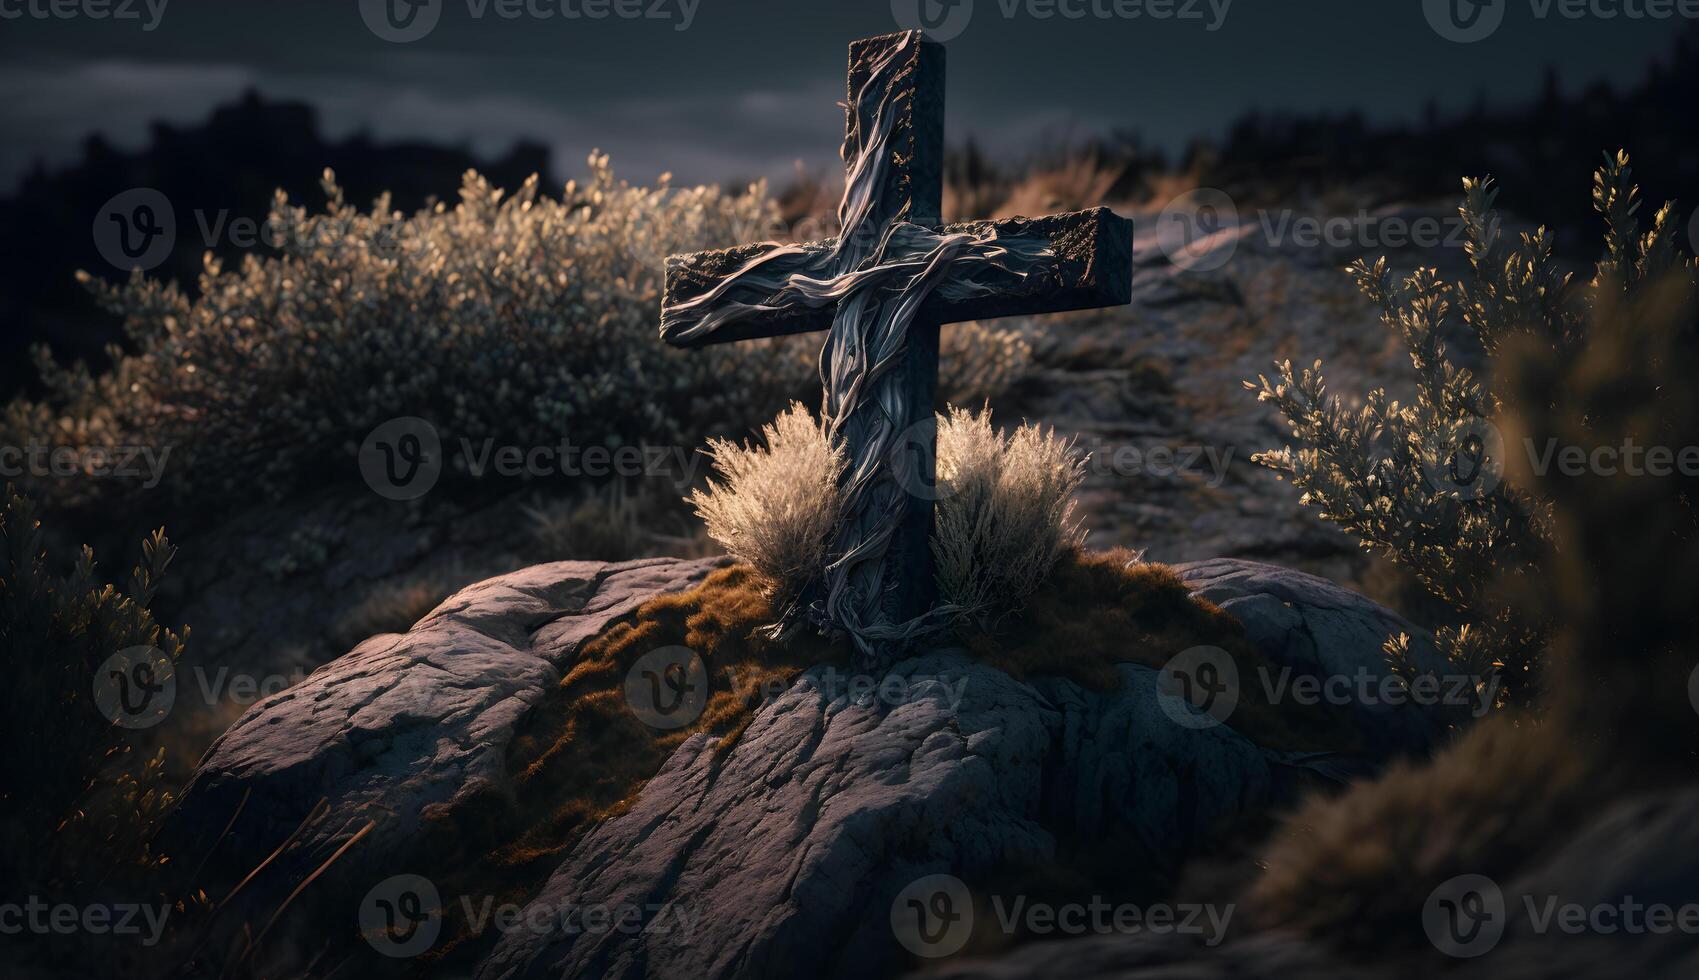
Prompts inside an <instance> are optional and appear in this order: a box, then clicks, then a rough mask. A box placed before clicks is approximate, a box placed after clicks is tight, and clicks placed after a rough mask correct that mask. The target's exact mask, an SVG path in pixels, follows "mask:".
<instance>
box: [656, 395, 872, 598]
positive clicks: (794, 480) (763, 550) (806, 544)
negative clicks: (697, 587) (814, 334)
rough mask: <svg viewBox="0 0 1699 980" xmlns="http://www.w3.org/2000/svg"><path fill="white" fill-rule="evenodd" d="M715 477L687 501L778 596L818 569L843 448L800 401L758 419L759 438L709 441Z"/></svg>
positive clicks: (797, 590)
mask: <svg viewBox="0 0 1699 980" xmlns="http://www.w3.org/2000/svg"><path fill="white" fill-rule="evenodd" d="M707 453H708V455H709V456H710V457H712V459H713V461H714V469H715V470H717V471H718V473H719V476H720V480H719V481H715V480H709V481H708V488H707V490H705V491H704V490H694V491H692V492H691V494H690V502H691V503H692V504H693V505H694V506H695V507H696V513H697V515H698V516H700V517H701V518H702V521H703V523H704V524H705V525H706V526H707V529H708V535H709V536H710V537H712V538H713V539H714V540H715V541H718V542H719V543H720V545H721V547H723V548H725V549H726V553H727V554H729V555H731V556H733V557H734V558H737V559H738V560H740V561H745V562H748V563H749V564H750V565H751V566H753V567H754V568H755V570H756V572H757V573H759V574H760V575H761V577H762V578H763V579H764V580H765V581H766V583H767V585H768V587H769V588H770V590H771V593H772V595H773V596H774V597H775V598H777V599H779V600H780V601H781V602H784V601H788V600H790V599H792V598H795V597H796V596H799V595H801V594H802V592H803V590H804V589H806V588H807V587H808V586H809V585H810V584H811V583H813V582H814V581H815V580H816V579H817V578H819V576H820V572H821V569H822V567H823V566H824V564H825V560H826V547H827V545H828V543H829V539H830V536H831V533H832V528H833V527H834V526H835V525H836V524H837V521H838V512H839V509H840V508H841V506H842V502H843V495H842V493H841V491H840V489H839V482H838V481H839V478H840V477H841V475H842V474H843V471H844V467H845V459H844V454H843V451H842V450H841V449H840V448H838V447H835V446H831V445H829V444H828V442H827V439H826V433H825V431H824V430H823V429H822V428H821V426H820V423H819V422H818V421H817V420H816V419H815V418H814V416H812V415H810V414H809V412H808V410H807V409H806V408H804V407H803V406H802V404H801V403H800V402H792V403H791V406H790V408H788V409H786V410H785V411H784V412H782V413H780V415H779V417H778V418H776V419H774V420H773V421H772V422H770V423H768V424H767V425H765V426H763V427H762V429H761V436H760V439H759V441H751V442H750V443H747V444H743V445H739V444H738V443H734V442H732V441H730V440H727V439H714V440H711V441H710V442H709V443H708V449H707Z"/></svg>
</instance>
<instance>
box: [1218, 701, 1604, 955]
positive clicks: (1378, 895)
mask: <svg viewBox="0 0 1699 980" xmlns="http://www.w3.org/2000/svg"><path fill="white" fill-rule="evenodd" d="M1595 760H1596V753H1595V752H1593V751H1591V750H1590V749H1589V747H1588V746H1586V745H1585V744H1583V743H1581V742H1580V741H1578V740H1576V739H1573V738H1571V737H1569V736H1568V735H1567V734H1566V733H1565V732H1564V731H1562V730H1560V728H1559V727H1558V726H1555V725H1552V724H1550V723H1547V724H1543V725H1542V724H1536V723H1533V722H1530V721H1528V720H1527V719H1525V718H1523V719H1518V718H1516V717H1515V716H1513V715H1510V714H1505V715H1495V716H1493V717H1491V718H1489V719H1487V720H1486V721H1484V722H1482V723H1481V724H1479V725H1476V726H1475V727H1474V728H1472V729H1470V730H1469V732H1468V733H1467V734H1466V735H1464V736H1463V737H1462V738H1461V739H1460V740H1459V741H1458V742H1457V744H1456V745H1454V746H1453V747H1452V748H1451V749H1450V750H1448V751H1447V752H1445V753H1444V754H1443V755H1441V756H1439V757H1438V758H1436V759H1434V760H1433V761H1432V763H1431V764H1422V763H1412V762H1404V763H1399V764H1397V765H1395V766H1393V767H1392V768H1391V769H1389V770H1388V771H1387V772H1386V773H1385V774H1384V775H1383V776H1382V777H1381V778H1380V779H1378V780H1376V781H1374V782H1368V783H1360V784H1358V785H1356V786H1354V787H1352V788H1351V789H1350V790H1349V791H1348V792H1346V793H1345V794H1343V795H1342V796H1339V797H1335V798H1316V799H1312V800H1310V801H1309V802H1308V803H1307V804H1306V805H1305V806H1304V807H1303V808H1302V809H1300V810H1299V811H1298V812H1297V813H1296V814H1294V815H1293V816H1292V817H1291V818H1290V819H1289V820H1288V821H1287V822H1286V825H1285V827H1284V829H1283V830H1282V831H1281V832H1280V834H1279V835H1278V836H1277V837H1276V838H1275V839H1274V840H1273V842H1272V843H1271V844H1270V845H1269V847H1268V848H1267V850H1266V852H1265V854H1264V857H1263V864H1264V868H1265V871H1264V873H1263V875H1262V877H1261V878H1259V879H1258V880H1257V882H1256V883H1255V884H1254V885H1253V886H1252V887H1251V889H1250V890H1249V892H1248V893H1247V896H1246V900H1247V905H1248V906H1249V908H1250V911H1251V914H1252V917H1253V918H1254V919H1255V920H1256V921H1257V923H1258V924H1259V925H1261V926H1265V927H1275V928H1282V929H1289V930H1294V931H1298V932H1302V933H1305V934H1307V935H1311V936H1317V937H1326V938H1327V940H1328V941H1329V942H1331V943H1335V944H1337V945H1339V946H1341V947H1343V948H1347V949H1354V950H1359V951H1370V950H1375V949H1382V948H1387V947H1393V946H1399V947H1417V946H1419V945H1420V944H1422V943H1424V942H1425V939H1424V936H1423V933H1422V917H1421V908H1422V906H1423V903H1424V902H1426V901H1427V898H1428V895H1429V894H1430V893H1431V892H1432V891H1433V889H1434V888H1435V887H1437V886H1438V885H1439V884H1440V883H1441V882H1444V881H1446V880H1448V879H1450V878H1452V877H1455V876H1457V875H1460V874H1484V875H1488V876H1490V877H1495V878H1502V877H1508V876H1510V875H1513V874H1515V873H1516V872H1517V871H1519V870H1520V869H1521V868H1523V867H1525V866H1526V864H1527V863H1528V861H1529V860H1531V859H1533V858H1536V857H1538V856H1539V855H1540V854H1542V853H1544V852H1546V851H1548V850H1549V849H1551V848H1552V847H1554V846H1555V845H1557V844H1558V843H1560V842H1561V841H1562V840H1563V839H1564V838H1565V836H1566V835H1567V834H1568V833H1569V832H1570V831H1571V830H1573V829H1574V828H1575V827H1576V826H1577V824H1578V822H1580V821H1581V820H1583V819H1584V818H1585V817H1586V816H1587V815H1588V814H1589V813H1591V812H1592V810H1593V806H1594V804H1596V802H1597V801H1598V800H1599V799H1601V798H1607V797H1608V796H1609V794H1610V792H1611V789H1610V785H1609V784H1610V782H1611V780H1610V779H1609V778H1608V775H1609V774H1608V773H1607V772H1606V771H1605V769H1603V768H1602V767H1600V766H1599V765H1597V764H1596V761H1595Z"/></svg>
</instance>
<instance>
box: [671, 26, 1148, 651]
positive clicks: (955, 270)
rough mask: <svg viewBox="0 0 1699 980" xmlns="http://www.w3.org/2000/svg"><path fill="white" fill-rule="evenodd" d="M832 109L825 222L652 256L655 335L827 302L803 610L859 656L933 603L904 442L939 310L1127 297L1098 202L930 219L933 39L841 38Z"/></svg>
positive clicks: (1123, 238) (929, 381)
mask: <svg viewBox="0 0 1699 980" xmlns="http://www.w3.org/2000/svg"><path fill="white" fill-rule="evenodd" d="M844 109H845V115H846V137H845V140H844V145H843V158H844V162H845V165H846V181H845V188H844V196H843V199H842V201H841V202H840V203H839V206H838V220H839V223H840V226H841V228H842V233H841V235H840V236H839V237H838V238H837V239H834V240H830V241H826V242H818V243H806V244H790V245H779V244H775V243H766V244H763V245H759V246H746V247H743V248H740V249H733V250H730V251H727V252H713V253H697V254H696V255H690V256H677V257H674V258H672V259H669V260H668V267H667V295H666V298H665V300H664V302H663V307H662V315H661V335H662V337H663V339H665V340H666V341H667V342H669V343H672V344H676V345H679V346H686V347H692V346H700V345H702V344H707V343H718V342H723V341H727V340H739V339H745V338H749V337H759V336H774V335H778V334H783V333H792V332H797V331H799V330H807V329H817V328H818V327H819V326H820V325H822V324H821V321H822V320H823V319H824V318H825V317H826V316H827V315H829V316H830V325H829V327H828V328H827V330H828V332H827V336H826V343H825V347H824V349H823V350H822V352H821V357H820V372H821V379H822V381H823V383H824V386H825V399H824V406H823V410H822V419H823V424H824V425H825V427H826V431H827V436H828V438H830V439H832V440H833V441H834V442H836V443H837V444H839V445H841V446H843V447H844V448H845V450H846V457H847V459H848V460H849V468H848V471H847V473H846V476H845V484H844V488H843V490H844V496H843V501H844V503H843V511H842V516H841V520H840V523H839V528H838V531H837V533H836V536H835V541H834V545H833V547H832V548H831V550H830V552H829V555H828V559H827V565H826V567H825V568H824V569H823V570H822V574H821V580H820V587H819V589H818V590H817V592H818V594H817V595H816V597H815V598H814V602H813V606H812V608H811V609H810V610H809V616H810V618H812V619H813V620H815V621H816V622H817V623H819V624H820V625H825V626H832V627H836V628H840V629H842V630H844V631H845V632H846V633H848V634H849V636H850V637H851V638H853V640H854V642H855V644H856V647H857V649H858V652H859V655H860V659H861V660H862V661H863V662H865V663H876V662H877V661H878V660H879V659H880V657H881V654H882V652H883V651H887V650H891V649H896V648H900V647H901V646H903V645H904V644H906V643H907V642H908V641H910V640H912V639H914V638H916V637H918V636H919V635H921V634H923V633H924V632H926V631H928V630H929V629H930V628H931V627H932V626H933V625H934V624H936V623H938V622H939V621H940V620H941V619H942V618H943V617H944V616H947V615H948V614H949V612H950V610H948V609H935V608H932V603H931V595H932V582H931V563H930V553H929V550H928V549H929V543H928V539H929V537H930V532H931V523H932V522H931V506H932V501H931V498H930V496H928V495H927V490H929V489H930V486H931V481H932V478H933V473H932V467H933V460H932V459H931V458H930V456H929V455H927V453H923V457H924V458H921V459H919V460H916V459H912V458H908V457H907V455H906V454H908V453H910V451H911V449H912V448H913V446H914V445H915V444H917V443H924V449H925V450H926V451H927V452H928V453H929V451H930V449H931V428H930V427H931V425H932V424H933V418H934V416H933V410H934V406H933V396H934V391H935V389H936V378H937V349H938V339H937V338H938V334H937V331H938V325H939V324H940V323H942V322H946V321H948V320H956V319H971V318H974V317H979V316H988V315H1007V314H1010V313H1018V312H1046V311H1050V310H1058V309H1076V308H1080V307H1083V306H1100V305H1109V304H1111V303H1114V302H1121V303H1124V302H1127V297H1126V295H1125V294H1126V293H1128V292H1129V289H1130V282H1129V280H1130V251H1131V232H1130V226H1129V225H1128V223H1126V222H1125V221H1124V219H1120V218H1116V217H1115V216H1113V215H1111V214H1109V213H1108V212H1107V211H1105V210H1103V209H1097V210H1095V211H1091V212H1081V213H1079V214H1076V215H1062V216H1057V217H1052V218H1046V219H1039V220H1037V221H1028V220H1026V219H1014V220H1012V221H1005V222H973V223H968V224H962V225H954V226H948V227H937V226H938V225H939V219H938V214H937V212H938V210H939V198H940V196H941V171H942V142H943V50H942V48H940V47H939V46H938V45H936V44H932V43H931V42H927V41H925V40H924V39H923V38H922V36H921V35H920V34H919V33H918V32H906V33H903V34H895V35H887V36H885V37H880V38H870V39H867V40H865V41H861V42H857V44H856V45H853V46H852V47H851V58H850V90H849V101H848V102H847V103H846V104H845V106H844ZM917 427H923V428H924V432H923V433H917V432H916V431H915V430H916V428H917ZM905 468H906V469H905ZM900 471H902V472H905V478H903V479H899V472H900ZM917 497H918V498H923V499H917Z"/></svg>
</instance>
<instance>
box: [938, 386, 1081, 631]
mask: <svg viewBox="0 0 1699 980" xmlns="http://www.w3.org/2000/svg"><path fill="white" fill-rule="evenodd" d="M1084 479H1085V455H1084V454H1083V453H1081V452H1079V451H1078V450H1077V449H1076V448H1075V447H1074V445H1073V442H1072V441H1071V440H1067V439H1063V438H1062V437H1060V436H1058V435H1056V433H1055V431H1054V430H1052V429H1044V428H1040V427H1038V426H1036V425H1033V424H1031V423H1023V424H1022V425H1021V426H1020V427H1019V428H1017V429H1015V430H1014V431H1013V432H1011V433H1008V434H1003V433H999V432H998V431H996V430H995V429H993V428H992V426H991V411H990V409H985V410H983V411H980V412H977V413H976V412H970V411H966V410H964V409H961V408H955V407H952V408H950V409H949V411H948V412H947V413H945V414H944V415H941V416H939V421H938V474H937V488H938V498H939V499H938V501H937V527H936V528H935V529H934V531H933V535H932V555H933V561H934V574H935V575H936V578H937V582H938V591H939V597H940V599H941V600H942V601H943V602H945V603H947V604H949V605H952V606H956V607H958V608H959V609H960V610H961V615H962V616H963V617H965V618H968V619H972V620H974V621H977V622H979V623H980V624H981V625H994V623H995V621H996V620H997V619H1000V618H1001V617H1002V616H1004V615H1006V614H1007V613H1009V612H1012V611H1014V610H1016V609H1019V608H1020V604H1021V602H1022V601H1023V600H1024V599H1025V598H1026V597H1027V596H1028V595H1031V594H1032V592H1033V591H1034V590H1035V589H1037V588H1038V586H1039V585H1040V584H1041V583H1043V581H1044V578H1045V576H1047V575H1048V574H1049V573H1050V569H1051V568H1052V567H1054V566H1055V564H1056V561H1057V559H1059V558H1061V557H1062V555H1064V554H1065V553H1067V552H1069V551H1071V550H1075V549H1078V548H1079V547H1081V546H1082V545H1083V544H1084V541H1085V531H1084V529H1083V527H1082V524H1081V522H1080V521H1079V520H1077V519H1076V518H1075V517H1074V500H1073V494H1074V491H1076V490H1077V489H1079V486H1080V483H1081V482H1082V481H1083V480H1084Z"/></svg>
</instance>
